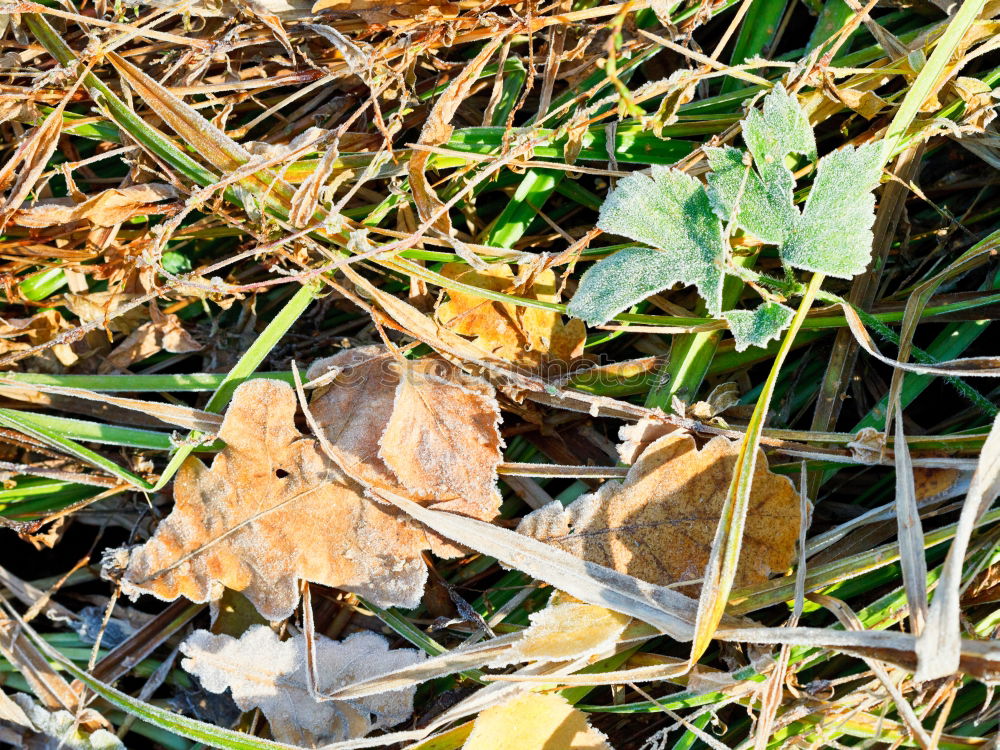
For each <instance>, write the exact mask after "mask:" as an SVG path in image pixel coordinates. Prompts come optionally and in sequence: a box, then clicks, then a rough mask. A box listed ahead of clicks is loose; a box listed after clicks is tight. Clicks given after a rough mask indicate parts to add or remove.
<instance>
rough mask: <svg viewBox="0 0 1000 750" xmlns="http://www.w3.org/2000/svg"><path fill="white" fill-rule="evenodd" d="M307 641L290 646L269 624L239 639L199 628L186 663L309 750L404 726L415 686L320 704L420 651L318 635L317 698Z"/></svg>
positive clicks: (363, 638) (282, 736)
mask: <svg viewBox="0 0 1000 750" xmlns="http://www.w3.org/2000/svg"><path fill="white" fill-rule="evenodd" d="M306 648H307V644H306V637H305V636H304V635H303V634H301V633H300V634H299V635H296V636H295V637H294V638H291V639H289V640H287V641H281V640H279V639H278V636H277V634H276V633H275V632H274V631H273V630H271V629H270V628H269V627H267V626H266V625H254V626H253V627H251V628H250V629H249V630H247V632H245V633H244V634H243V635H242V636H240V637H239V638H238V639H237V638H233V637H231V636H228V635H213V634H212V633H210V632H208V631H207V630H197V631H195V632H194V633H192V634H191V635H190V636H189V637H188V639H187V640H186V641H184V643H182V644H181V652H182V653H183V654H184V655H185V657H187V658H185V659H184V661H183V662H182V666H183V667H184V669H186V670H187V671H188V672H190V673H192V674H194V675H197V676H198V679H199V680H200V681H201V684H202V685H203V686H204V687H205V689H206V690H208V691H210V692H213V693H223V692H225V691H226V690H232V694H233V700H234V701H235V702H236V705H237V706H239V707H240V708H241V709H242V710H243V711H249V710H251V709H253V708H259V709H260V710H261V711H263V712H264V716H265V717H267V721H268V723H269V724H270V726H271V733H272V734H273V735H274V737H275V739H277V740H279V741H281V742H287V743H291V744H295V745H299V746H304V747H318V746H320V745H324V744H327V743H330V742H340V741H343V740H348V739H354V738H356V737H363V736H364V735H366V734H368V733H369V732H372V731H374V730H376V729H381V728H383V727H391V726H393V725H395V724H398V723H400V722H401V721H405V720H406V719H408V718H409V717H410V715H411V714H412V713H413V694H414V693H415V692H416V687H411V688H405V689H402V690H394V691H392V692H389V693H382V694H380V695H370V696H366V697H364V698H356V699H352V700H319V699H318V698H319V697H320V696H322V695H325V694H327V693H329V692H331V691H333V690H335V689H336V688H338V687H341V686H343V685H348V684H351V683H354V682H357V681H359V680H361V679H363V678H364V677H365V676H366V675H368V674H370V673H372V672H386V671H390V670H393V669H400V668H402V667H406V666H409V665H411V664H415V663H416V662H419V661H421V660H422V659H423V658H424V654H423V653H422V652H420V651H417V650H416V649H394V650H390V649H389V642H388V641H387V640H386V639H385V638H384V637H382V636H381V635H378V634H377V633H371V632H361V633H354V634H353V635H350V636H348V637H347V638H345V639H344V640H343V641H334V640H331V639H330V638H325V637H324V636H321V635H317V636H316V638H315V649H316V651H315V659H316V660H315V671H316V679H317V681H318V682H317V684H316V685H315V687H316V689H317V690H318V692H319V696H317V695H314V694H313V693H312V692H311V691H310V689H309V680H308V662H307V660H306Z"/></svg>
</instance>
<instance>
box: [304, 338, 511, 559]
mask: <svg viewBox="0 0 1000 750" xmlns="http://www.w3.org/2000/svg"><path fill="white" fill-rule="evenodd" d="M324 374H328V376H329V375H335V376H334V377H333V378H332V380H331V381H330V383H329V384H328V385H324V386H322V387H320V388H317V389H316V390H315V391H314V395H313V398H312V401H311V403H310V407H309V408H310V411H311V412H312V415H313V418H314V419H315V420H316V423H317V426H318V427H319V429H320V431H321V432H322V434H323V436H324V437H325V439H326V442H327V446H326V447H327V450H328V452H329V454H330V456H331V457H332V458H333V460H334V461H336V463H337V465H338V466H340V468H341V469H343V471H344V472H345V473H346V474H347V475H348V476H350V477H352V478H354V479H355V480H357V481H359V482H361V483H362V484H364V485H366V486H370V487H374V488H376V489H385V490H389V491H390V492H394V493H396V494H400V495H404V496H406V497H408V498H410V499H412V500H413V501H414V502H417V503H420V504H421V505H428V506H432V507H434V508H435V509H437V510H445V511H449V512H451V513H459V514H461V515H464V516H469V517H472V518H479V519H483V520H490V519H492V518H493V517H494V516H496V514H497V511H498V510H499V508H500V500H501V498H500V493H499V490H498V489H497V466H499V464H500V461H501V458H502V453H501V448H502V447H503V441H502V439H501V437H500V431H499V427H498V426H499V423H500V407H499V404H498V403H497V400H496V393H495V392H494V390H493V386H491V385H490V384H489V383H487V382H486V381H485V380H483V379H482V378H478V377H475V376H472V375H468V374H466V373H464V372H462V371H461V370H460V369H458V368H457V367H455V366H454V365H452V364H450V363H448V362H446V361H444V360H442V359H439V358H437V357H427V358H424V359H418V360H406V359H402V358H399V357H398V356H397V355H394V354H392V353H390V352H389V350H388V349H386V348H385V347H384V346H364V347H359V348H357V349H348V350H346V351H343V352H340V353H339V354H337V355H335V356H333V357H329V358H327V359H323V360H320V361H318V362H315V363H314V364H313V365H312V367H310V368H309V370H308V376H309V378H310V379H316V378H319V377H320V376H322V375H324ZM432 549H433V550H434V551H435V552H437V553H438V554H445V553H451V554H455V553H456V552H455V548H454V547H453V546H452V545H450V544H448V543H445V542H444V541H443V540H438V542H437V543H436V544H435V545H434V546H433V547H432Z"/></svg>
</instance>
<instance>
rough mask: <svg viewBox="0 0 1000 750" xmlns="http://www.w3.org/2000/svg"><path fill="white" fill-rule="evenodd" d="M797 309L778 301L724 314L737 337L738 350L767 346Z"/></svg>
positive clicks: (790, 319) (784, 327) (790, 320)
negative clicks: (752, 308)
mask: <svg viewBox="0 0 1000 750" xmlns="http://www.w3.org/2000/svg"><path fill="white" fill-rule="evenodd" d="M794 315H795V311H794V310H792V309H791V308H789V307H785V306H784V305H780V304H778V303H777V302H765V303H764V304H762V305H760V306H758V307H757V308H756V309H754V310H730V311H728V312H725V313H723V314H722V317H724V318H725V319H726V322H727V323H729V330H730V331H732V332H733V338H734V339H736V351H738V352H742V351H745V350H746V349H747V347H750V346H765V345H766V344H767V342H768V341H770V340H771V339H776V338H778V337H779V336H780V335H781V332H782V331H784V330H785V329H786V328H788V324H789V323H791V322H792V317H793V316H794Z"/></svg>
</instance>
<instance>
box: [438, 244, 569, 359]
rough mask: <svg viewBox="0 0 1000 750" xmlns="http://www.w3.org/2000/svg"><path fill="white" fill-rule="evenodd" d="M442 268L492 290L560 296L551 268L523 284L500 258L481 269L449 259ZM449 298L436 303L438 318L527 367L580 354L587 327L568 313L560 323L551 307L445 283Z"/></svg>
mask: <svg viewBox="0 0 1000 750" xmlns="http://www.w3.org/2000/svg"><path fill="white" fill-rule="evenodd" d="M441 273H442V275H444V276H447V277H448V278H450V279H455V280H456V281H460V282H462V283H463V284H468V285H470V286H475V287H479V288H480V289H486V290H489V291H491V292H503V293H505V294H514V295H517V296H520V297H524V298H526V299H534V300H538V301H540V302H559V293H558V292H557V290H556V277H555V273H554V272H553V271H552V270H551V269H550V270H547V271H544V272H542V273H540V274H538V275H537V276H536V277H535V278H534V279H533V281H532V283H530V284H529V285H528V286H527V287H525V288H517V285H516V281H515V278H514V273H513V272H512V271H511V269H510V266H508V265H506V264H505V263H501V264H498V265H494V266H489V267H488V268H486V269H485V270H482V271H477V270H472V269H470V268H469V267H468V266H467V265H465V264H464V263H448V264H446V265H444V266H442V267H441ZM448 298H449V299H448V301H447V302H445V303H444V304H443V305H441V306H440V307H439V308H438V309H437V313H436V315H437V319H438V321H439V322H440V323H441V324H442V325H444V326H446V327H448V328H450V329H451V330H453V331H454V332H455V333H460V334H462V335H463V336H473V337H475V338H474V343H476V344H477V345H478V346H481V347H482V348H483V349H485V350H486V351H489V352H492V353H493V354H495V355H496V356H498V357H501V358H503V359H506V360H507V361H508V362H513V363H514V364H516V365H520V366H521V367H525V368H529V369H537V368H539V367H541V366H543V365H545V364H546V363H550V362H570V361H572V360H574V359H576V358H577V357H579V356H580V355H582V354H583V345H584V343H585V342H586V339H587V327H586V325H584V323H583V321H582V320H577V319H576V318H573V319H572V320H570V321H569V322H568V323H563V318H562V315H560V314H559V313H558V312H556V311H555V310H541V309H539V308H536V307H523V306H519V305H515V304H512V303H507V302H496V301H494V300H490V299H486V298H485V297H481V296H478V295H475V294H468V293H465V292H463V291H460V290H455V289H449V290H448Z"/></svg>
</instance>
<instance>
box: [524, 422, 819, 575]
mask: <svg viewBox="0 0 1000 750" xmlns="http://www.w3.org/2000/svg"><path fill="white" fill-rule="evenodd" d="M738 451H739V446H738V444H737V443H734V442H732V441H730V440H729V439H727V438H725V437H721V436H720V437H715V438H712V439H711V440H710V441H709V442H708V443H707V444H706V445H705V447H704V448H702V449H701V450H698V449H697V447H696V445H695V442H694V438H692V437H691V436H690V435H687V434H682V433H671V434H668V435H665V436H663V437H661V438H659V439H658V440H656V441H655V442H653V443H652V444H651V445H650V446H649V447H648V448H646V449H645V451H643V453H642V454H641V455H640V456H639V458H638V460H637V461H636V462H635V464H634V465H633V466H632V468H631V469H630V470H629V473H628V475H627V476H626V477H625V480H624V481H623V482H608V483H607V484H605V485H603V486H602V487H601V488H600V489H599V490H598V491H597V492H594V493H591V494H589V495H584V496H582V497H580V498H579V499H578V500H576V501H575V502H573V503H572V504H571V505H570V506H568V507H567V508H563V506H562V505H561V504H560V503H558V502H556V503H550V504H549V505H546V506H545V507H543V508H541V509H539V510H537V511H535V512H533V513H531V514H529V515H527V516H525V518H524V520H523V521H522V522H521V525H520V526H519V527H518V530H519V531H521V532H522V533H524V534H528V535H530V536H533V537H535V538H536V539H540V540H542V541H545V542H548V543H550V544H555V545H556V546H558V547H560V548H562V549H564V550H566V551H567V552H571V553H573V554H575V555H578V556H579V557H582V558H584V559H586V560H590V561H592V562H596V563H600V564H602V565H606V566H608V567H610V568H614V569H615V570H618V571H620V572H623V573H628V574H629V575H633V576H635V577H636V578H641V579H643V580H645V581H649V582H651V583H656V584H660V585H667V584H673V583H679V582H684V581H693V580H697V579H699V578H701V576H702V573H703V571H704V569H705V565H706V564H707V563H708V558H709V554H710V553H711V549H712V540H713V537H714V535H715V530H716V527H717V526H718V523H719V515H720V513H721V510H722V506H723V503H724V502H725V499H726V494H727V492H728V491H729V484H730V482H731V480H732V477H733V469H734V466H735V465H736V459H737V455H738ZM800 522H801V518H800V511H799V496H798V493H797V492H796V491H795V489H794V488H793V486H792V483H791V481H790V480H789V479H787V478H786V477H782V476H778V475H776V474H774V473H772V472H771V471H770V469H769V468H768V466H767V459H766V458H765V457H764V454H763V452H761V453H760V454H759V455H758V459H757V470H756V472H755V475H754V483H753V493H752V495H751V500H750V510H749V512H748V513H747V525H746V533H745V534H744V538H743V551H742V553H741V556H740V565H739V572H738V573H737V576H736V585H737V586H744V585H748V584H753V583H758V582H760V581H763V580H765V579H766V578H767V577H768V576H769V575H770V574H772V573H775V572H778V571H783V570H786V569H787V568H788V567H789V565H790V564H791V562H792V559H793V555H794V551H795V543H796V540H797V539H798V536H799V524H800ZM692 593H693V592H692Z"/></svg>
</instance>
